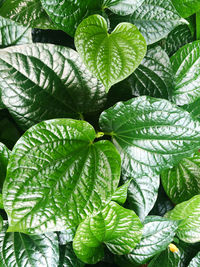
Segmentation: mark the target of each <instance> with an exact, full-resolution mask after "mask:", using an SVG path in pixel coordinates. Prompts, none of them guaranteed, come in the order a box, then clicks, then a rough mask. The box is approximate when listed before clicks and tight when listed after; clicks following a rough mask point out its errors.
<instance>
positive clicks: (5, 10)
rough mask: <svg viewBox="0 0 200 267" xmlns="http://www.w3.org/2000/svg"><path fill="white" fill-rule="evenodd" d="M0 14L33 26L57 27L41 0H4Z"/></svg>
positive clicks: (43, 27) (42, 27)
mask: <svg viewBox="0 0 200 267" xmlns="http://www.w3.org/2000/svg"><path fill="white" fill-rule="evenodd" d="M0 15H1V16H2V17H5V18H8V19H11V20H14V21H16V22H18V23H20V24H22V25H25V26H30V27H32V28H41V29H56V27H55V26H54V25H53V24H52V22H51V21H50V19H49V17H48V16H47V14H46V12H45V11H44V9H43V8H42V5H41V3H40V0H28V1H27V0H4V1H3V4H2V6H1V8H0Z"/></svg>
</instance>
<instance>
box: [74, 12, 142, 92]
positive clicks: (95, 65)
mask: <svg viewBox="0 0 200 267" xmlns="http://www.w3.org/2000/svg"><path fill="white" fill-rule="evenodd" d="M75 45H76V48H77V51H78V53H79V54H80V55H81V57H82V59H83V61H84V63H85V64H86V66H87V67H88V69H89V70H90V71H91V72H92V73H93V74H94V75H95V76H96V77H97V78H98V79H100V80H101V82H102V83H103V84H104V86H105V87H106V91H108V90H109V89H110V87H111V86H112V85H113V84H115V83H118V82H119V81H121V80H123V79H125V78H126V77H128V76H129V75H130V74H131V73H132V72H133V71H134V70H135V69H136V68H137V67H138V65H139V64H140V62H141V61H142V59H143V57H144V56H145V53H146V42H145V40H144V38H143V36H142V35H141V34H140V32H139V31H138V29H137V28H136V27H135V26H134V25H132V24H130V23H121V24H119V25H117V27H116V28H115V29H114V30H113V32H112V33H111V34H109V33H108V26H107V22H106V20H105V19H104V18H103V17H101V16H99V15H93V16H90V17H89V18H87V19H85V20H83V21H82V22H81V24H80V25H79V26H78V28H77V30H76V34H75Z"/></svg>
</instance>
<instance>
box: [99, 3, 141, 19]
mask: <svg viewBox="0 0 200 267" xmlns="http://www.w3.org/2000/svg"><path fill="white" fill-rule="evenodd" d="M143 2H144V0H104V3H103V4H104V6H105V7H106V8H108V9H110V10H111V11H112V12H113V13H116V14H119V15H122V16H125V15H130V14H131V13H133V12H134V11H135V10H136V9H137V8H138V7H140V6H141V5H142V3H143Z"/></svg>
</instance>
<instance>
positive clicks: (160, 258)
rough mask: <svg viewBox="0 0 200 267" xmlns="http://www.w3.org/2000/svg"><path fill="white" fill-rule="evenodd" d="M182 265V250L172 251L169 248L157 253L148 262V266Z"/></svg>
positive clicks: (177, 266)
mask: <svg viewBox="0 0 200 267" xmlns="http://www.w3.org/2000/svg"><path fill="white" fill-rule="evenodd" d="M158 266H163V267H181V256H180V251H178V252H174V253H173V252H171V251H170V250H169V248H168V249H166V250H165V251H163V252H162V253H160V254H159V255H156V256H155V257H154V258H153V259H152V260H151V261H150V263H149V264H148V267H158Z"/></svg>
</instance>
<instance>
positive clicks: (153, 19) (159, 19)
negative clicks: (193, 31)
mask: <svg viewBox="0 0 200 267" xmlns="http://www.w3.org/2000/svg"><path fill="white" fill-rule="evenodd" d="M110 20H111V25H112V26H113V27H114V26H116V25H117V24H118V23H120V22H125V21H126V22H130V23H133V24H134V25H135V26H136V27H137V28H138V29H139V31H140V32H141V33H142V35H143V36H144V37H145V39H146V42H147V44H152V43H155V42H157V41H159V40H160V39H162V38H164V37H166V36H167V35H168V34H169V33H170V31H171V30H173V29H174V28H175V27H176V26H178V25H180V24H183V23H186V21H184V20H183V19H182V18H181V17H180V16H179V14H178V13H177V11H176V9H175V8H174V6H173V5H172V3H171V1H170V0H144V2H143V4H142V5H141V6H140V7H139V8H138V9H137V10H136V11H135V12H133V13H132V14H131V15H129V16H118V15H114V14H113V15H111V16H110Z"/></svg>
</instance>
